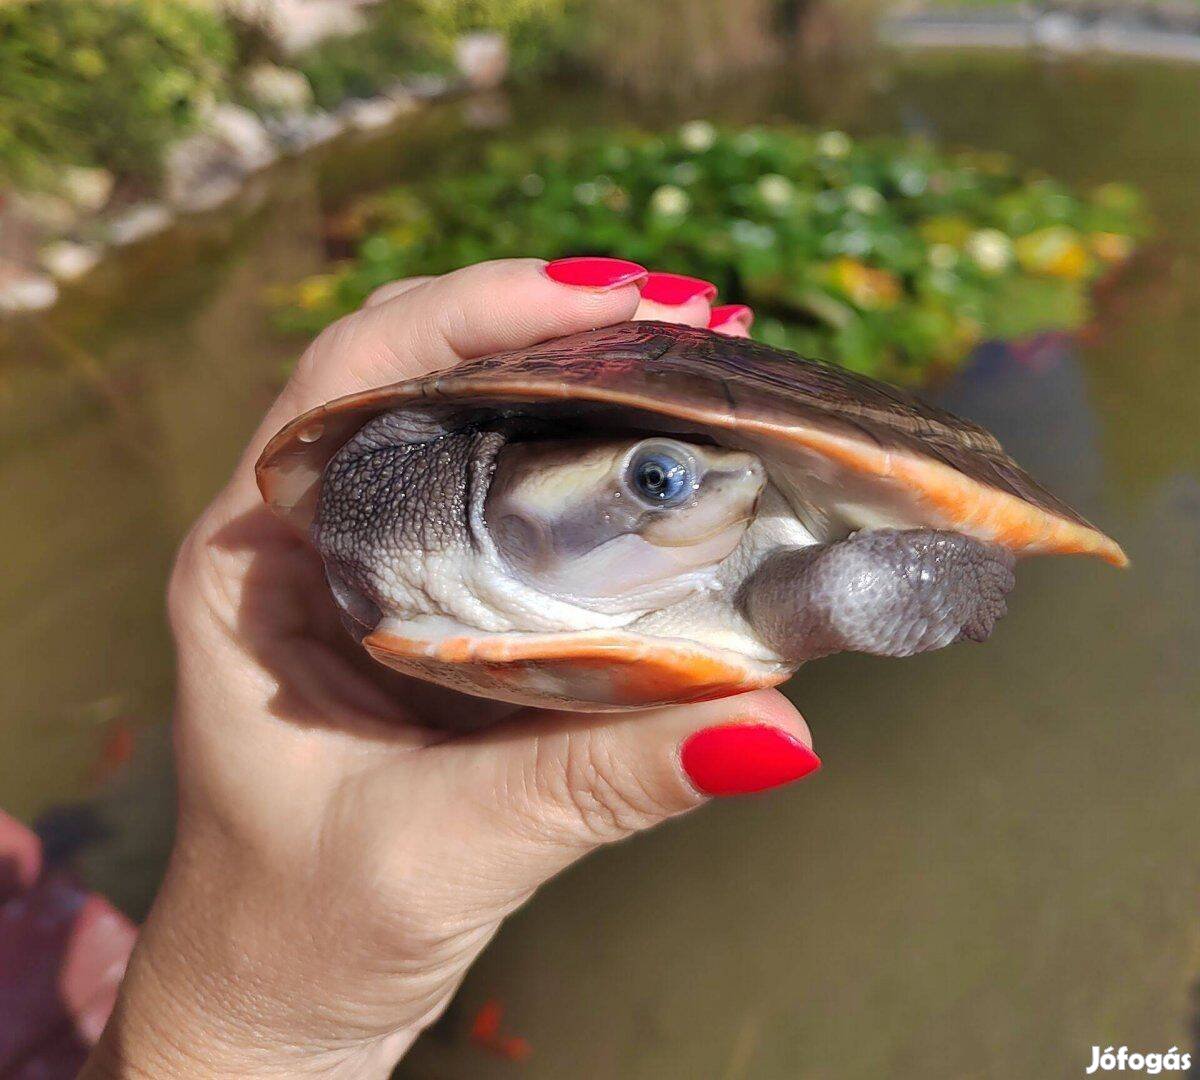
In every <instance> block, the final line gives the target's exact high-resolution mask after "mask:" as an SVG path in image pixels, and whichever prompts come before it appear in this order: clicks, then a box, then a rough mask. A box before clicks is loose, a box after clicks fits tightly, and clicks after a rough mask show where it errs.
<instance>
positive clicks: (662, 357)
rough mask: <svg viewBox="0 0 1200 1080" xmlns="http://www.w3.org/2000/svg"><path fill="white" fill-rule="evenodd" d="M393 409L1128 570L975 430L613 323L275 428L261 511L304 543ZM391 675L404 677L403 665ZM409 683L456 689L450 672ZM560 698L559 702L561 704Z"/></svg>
mask: <svg viewBox="0 0 1200 1080" xmlns="http://www.w3.org/2000/svg"><path fill="white" fill-rule="evenodd" d="M393 409H403V410H404V411H405V412H406V414H409V415H411V417H412V418H413V422H414V425H415V429H418V428H420V426H421V425H422V424H426V423H427V424H428V430H429V431H430V432H431V433H437V432H439V431H440V430H443V429H444V426H445V425H447V424H448V423H449V422H450V421H451V418H452V417H459V418H461V417H462V416H463V415H464V414H471V415H475V416H479V417H487V416H489V415H496V414H520V413H536V414H537V415H539V416H545V417H549V418H552V419H554V418H557V419H558V420H560V421H561V422H564V423H572V422H577V423H581V424H584V425H587V426H590V427H628V428H635V429H640V430H647V431H661V432H664V433H667V432H670V433H699V434H702V435H705V436H707V437H710V438H712V439H713V440H714V441H716V442H718V443H721V444H723V445H729V446H737V447H741V448H745V449H750V450H752V451H753V452H755V453H757V454H758V455H759V456H760V457H761V458H762V459H763V461H764V463H766V464H767V465H768V469H769V471H771V472H772V477H773V479H775V480H776V482H778V480H779V479H780V477H783V478H784V479H785V480H786V477H787V476H788V475H789V474H794V475H803V476H804V477H805V483H806V484H807V485H808V487H807V490H808V491H809V493H810V494H811V493H812V492H813V491H814V490H815V491H816V493H817V495H818V497H819V496H820V495H821V494H822V493H825V494H828V496H829V497H830V498H831V499H838V498H840V493H842V492H845V491H847V490H851V491H853V493H854V498H853V499H852V500H851V506H850V508H849V510H845V508H843V509H844V512H845V514H846V515H848V520H849V524H850V526H851V527H855V528H869V527H871V526H872V525H875V524H878V523H880V522H886V523H887V524H890V525H899V526H901V527H910V528H938V529H953V530H956V531H958V532H961V533H965V534H967V535H969V536H973V537H975V538H977V539H980V540H985V541H991V542H994V543H998V544H1001V545H1004V546H1005V547H1008V548H1010V549H1012V550H1013V551H1014V552H1016V553H1018V554H1021V555H1028V554H1087V555H1096V556H1099V557H1100V558H1102V559H1105V560H1107V561H1108V562H1110V563H1112V564H1114V565H1117V566H1123V565H1125V563H1126V561H1127V560H1126V557H1125V554H1124V552H1122V550H1121V548H1120V547H1119V546H1118V545H1117V543H1116V542H1115V541H1113V540H1112V539H1110V538H1109V537H1108V536H1106V535H1105V534H1104V533H1102V532H1100V531H1099V530H1098V529H1096V528H1095V527H1094V526H1092V525H1091V524H1089V523H1088V522H1087V521H1086V520H1085V519H1084V518H1083V517H1081V516H1080V515H1079V514H1078V513H1076V512H1075V511H1074V510H1072V509H1071V508H1070V507H1069V506H1067V505H1066V504H1065V503H1063V502H1062V501H1061V500H1059V499H1058V498H1056V497H1055V496H1054V495H1052V494H1050V493H1049V492H1048V491H1046V490H1045V489H1044V488H1043V487H1041V485H1039V484H1038V483H1037V482H1036V481H1035V480H1033V479H1032V477H1030V476H1029V475H1028V474H1027V473H1026V472H1024V471H1023V470H1022V469H1021V468H1020V467H1019V466H1018V465H1017V464H1016V462H1014V461H1013V460H1012V459H1011V458H1010V457H1009V456H1008V455H1007V454H1006V453H1005V452H1004V450H1003V449H1002V447H1001V446H1000V443H999V442H998V441H997V440H996V438H995V437H994V436H993V435H992V434H991V433H989V432H988V431H987V430H985V429H984V428H982V427H979V426H978V425H976V424H973V423H970V422H969V421H966V420H963V419H960V418H959V417H956V416H954V415H952V414H950V413H948V412H945V411H944V410H942V409H938V408H935V407H934V406H931V405H928V404H926V403H925V402H923V401H921V400H919V399H918V398H916V397H914V396H912V395H910V394H907V393H905V392H903V391H901V390H898V389H896V388H894V387H891V386H888V385H886V384H884V383H881V382H877V381H875V380H873V379H869V378H865V377H863V376H860V375H856V374H854V373H852V372H848V371H846V370H844V369H842V368H838V367H835V366H833V365H831V364H827V363H823V362H820V361H814V360H808V359H804V358H802V357H799V356H796V355H795V354H793V353H789V352H784V351H781V350H778V349H774V348H770V347H768V346H766V345H762V344H759V343H756V342H752V341H749V340H746V339H736V338H730V337H726V336H723V335H719V334H715V333H713V332H711V331H708V330H700V329H694V328H691V327H684V326H679V325H675V324H668V323H658V322H636V323H624V324H621V325H618V326H612V327H607V328H604V329H601V330H595V331H591V332H588V333H583V334H576V335H573V336H570V337H565V338H559V339H556V340H554V341H549V342H545V343H544V344H541V345H537V346H534V347H532V348H528V349H522V350H519V351H516V352H510V353H503V354H499V355H496V356H490V357H485V358H482V359H477V360H470V361H466V362H464V363H462V364H459V365H458V366H456V367H454V368H451V369H449V370H445V371H440V372H436V373H433V374H430V375H425V376H421V377H418V378H415V379H410V380H407V381H405V382H400V383H395V384H392V385H390V386H383V387H379V388H378V389H374V390H368V391H364V392H362V393H358V394H353V395H350V396H348V397H344V398H340V399H338V400H336V401H332V402H330V403H328V404H326V405H323V406H320V407H318V408H316V409H313V410H311V411H309V412H308V413H305V414H304V415H303V416H300V417H298V418H297V419H296V420H293V421H292V422H291V423H290V424H288V425H287V426H286V427H284V428H283V429H282V430H281V431H280V432H279V433H278V434H277V435H276V436H275V437H274V438H273V439H272V440H271V441H270V442H269V443H268V445H267V447H266V449H265V450H264V451H263V453H262V456H261V457H260V459H259V462H258V467H257V474H258V482H259V487H260V489H261V490H262V493H263V496H264V498H265V499H266V501H267V502H268V504H269V505H271V506H272V507H273V508H274V509H275V511H276V512H277V513H279V514H280V515H281V516H283V517H284V518H285V519H287V520H289V521H291V522H293V523H294V524H296V525H297V526H298V527H299V528H301V529H307V527H308V526H309V525H310V524H311V522H312V519H313V515H314V513H315V507H316V502H317V495H318V491H319V486H320V480H321V475H322V472H323V470H324V468H325V465H326V464H327V463H328V462H329V460H330V459H331V458H332V457H333V455H334V454H335V453H337V451H338V450H339V449H340V448H341V446H342V445H343V444H344V443H345V442H346V441H347V440H348V439H349V438H350V437H351V436H352V435H353V434H354V433H355V432H356V431H357V430H358V429H359V428H361V427H362V426H363V425H364V424H365V423H367V422H368V421H369V420H371V419H372V418H373V417H374V416H377V415H379V414H380V413H383V412H387V411H390V410H393ZM460 422H461V420H460ZM439 425H443V426H442V427H439ZM843 501H844V500H843ZM856 514H857V515H858V518H857V519H856V518H855V516H854V515H856ZM391 637H392V638H395V635H394V634H393V635H391ZM499 637H500V638H502V639H503V638H505V637H507V636H506V635H499ZM517 638H519V639H520V641H517V640H515V639H517ZM572 642H575V643H576V644H572ZM364 644H365V645H366V646H367V647H368V649H369V650H370V651H371V652H372V653H373V654H375V655H376V656H377V657H378V658H381V659H384V660H385V661H387V662H391V661H389V660H388V655H392V654H396V653H397V651H400V652H403V653H404V654H405V655H406V656H409V657H413V656H416V655H427V656H428V655H430V653H429V648H428V643H421V642H412V641H404V642H403V648H401V642H400V641H392V642H391V643H390V644H388V643H384V642H380V641H377V642H372V641H371V639H370V637H369V638H368V639H367V640H366V641H365V642H364ZM676 645H679V643H678V642H673V643H672V647H674V646H676ZM579 650H582V652H580V651H579ZM436 651H437V653H438V659H437V662H438V663H439V664H445V665H450V666H451V667H454V668H458V669H459V670H460V673H461V669H462V666H463V665H474V666H476V667H478V666H479V665H486V666H488V667H489V670H490V674H489V676H488V678H489V679H490V680H493V681H494V678H501V677H503V676H505V675H506V674H507V675H511V674H512V672H513V670H514V669H513V668H512V665H522V666H523V667H522V670H524V669H525V668H526V667H527V666H528V665H529V664H531V663H532V664H539V663H541V664H542V666H543V667H544V666H545V665H547V664H552V665H553V667H554V670H555V671H556V672H559V673H560V674H561V672H562V670H563V665H564V664H566V665H567V666H568V667H571V665H572V664H576V663H577V664H579V665H585V666H586V667H587V669H588V672H589V677H594V673H595V670H596V667H597V665H599V666H600V667H601V668H603V666H604V665H605V664H606V663H610V662H611V663H614V664H616V663H618V662H620V663H624V664H625V665H626V666H627V667H628V668H629V669H630V670H631V671H634V672H645V671H646V668H647V665H648V664H649V665H650V666H651V667H655V662H656V663H657V667H655V674H654V677H653V679H651V682H653V683H655V685H656V687H658V688H657V689H656V690H655V691H654V694H653V699H654V700H683V699H685V697H687V696H691V697H692V698H696V697H714V696H719V695H720V694H721V693H731V692H734V691H736V690H740V689H746V688H748V687H750V686H754V685H765V684H767V683H770V682H777V681H779V679H781V678H782V677H784V676H785V675H786V674H787V673H788V672H787V671H786V670H782V671H781V672H773V671H766V670H764V669H763V668H762V667H761V665H759V666H758V667H753V666H751V667H753V670H751V667H747V666H746V664H745V663H743V662H740V661H738V660H737V658H730V657H720V658H716V659H717V660H719V661H720V662H721V663H723V664H724V663H729V664H732V665H733V668H734V669H736V670H734V672H733V674H731V673H730V672H729V671H722V672H717V671H716V670H715V668H714V662H715V661H714V656H713V654H712V651H711V650H701V651H702V652H703V656H702V657H701V658H700V659H702V660H703V663H702V664H700V665H699V666H700V667H702V668H703V669H704V675H703V677H702V678H700V677H697V678H696V679H695V680H694V681H695V686H694V687H693V689H694V690H695V693H691V694H690V695H687V694H684V695H682V696H681V693H680V692H679V691H680V690H681V688H680V687H676V688H675V689H672V686H671V685H670V684H672V680H674V682H679V680H680V679H681V678H683V681H685V682H686V681H687V679H686V678H685V677H682V676H680V675H679V671H680V670H681V669H684V668H687V667H688V666H689V663H691V662H690V661H688V662H685V660H686V657H685V658H684V659H683V660H681V659H680V657H678V656H673V657H670V658H668V657H667V651H669V650H666V649H665V646H664V649H663V650H657V651H654V650H652V652H653V655H652V656H648V655H647V650H646V643H645V641H638V640H636V639H634V640H630V641H623V642H621V643H617V642H607V643H597V642H590V641H588V640H586V635H585V636H580V635H574V636H573V635H537V636H533V637H531V636H529V635H515V636H514V640H513V641H500V642H497V641H495V640H492V639H488V638H487V637H486V636H483V635H481V636H480V637H479V638H478V639H471V640H462V639H455V643H454V644H453V647H452V648H447V647H446V646H445V643H444V642H443V643H439V644H438V649H437V650H436ZM684 651H686V650H684ZM693 651H695V650H693ZM492 653H495V654H496V655H495V656H492V655H491V654H492ZM381 654H383V655H381ZM606 658H608V659H606ZM668 660H669V662H668ZM652 661H654V662H652ZM697 663H699V661H697ZM739 664H740V666H739ZM393 666H403V667H405V669H406V670H411V669H412V664H411V663H410V662H409V661H405V663H404V664H403V665H401V664H393ZM692 666H696V664H692ZM718 666H719V665H718ZM660 669H661V670H660ZM667 669H669V671H668V673H667V674H664V673H663V672H664V671H666V670H667ZM739 671H740V674H738V672H739ZM419 673H421V674H424V675H425V677H433V678H435V680H436V681H439V682H451V681H456V679H451V678H449V677H447V675H446V674H445V672H440V673H437V674H433V675H431V674H430V673H429V672H428V671H423V672H419ZM671 673H674V674H671ZM635 681H636V680H635ZM476 682H478V680H476ZM568 682H569V680H568ZM659 684H667V685H665V688H664V686H663V685H659ZM464 688H465V689H471V687H470V686H466V687H464ZM475 692H482V693H487V694H489V695H495V696H510V697H511V696H512V695H511V694H509V695H505V694H497V688H496V687H495V686H494V685H489V686H488V687H480V686H478V685H477V686H476V687H475ZM631 693H633V696H634V697H637V696H638V693H640V691H639V692H631ZM643 697H644V695H643ZM544 699H545V696H544V695H542V696H540V697H537V700H539V701H541V700H544ZM570 699H571V695H570V694H569V693H568V694H567V695H566V696H565V698H564V699H563V700H570ZM636 703H637V704H648V703H651V702H650V701H649V700H640V699H639V700H638V701H637V702H636ZM623 704H625V702H623V701H614V702H612V703H611V705H610V706H609V707H620V706H621V705H623Z"/></svg>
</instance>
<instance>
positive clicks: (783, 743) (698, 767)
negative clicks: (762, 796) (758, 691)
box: [679, 724, 821, 795]
mask: <svg viewBox="0 0 1200 1080" xmlns="http://www.w3.org/2000/svg"><path fill="white" fill-rule="evenodd" d="M679 756H680V760H681V761H682V764H683V770H684V772H686V773H687V774H688V778H689V779H690V780H691V781H692V784H693V785H694V786H695V787H696V788H697V789H698V790H700V791H702V792H704V794H706V795H746V794H749V793H750V792H752V791H766V790H767V789H768V788H773V787H779V785H780V784H790V783H791V782H792V781H793V780H799V779H800V778H801V777H803V776H807V775H808V774H809V773H812V772H816V771H817V769H819V768H820V767H821V759H820V758H819V757H817V755H816V754H814V753H813V752H812V751H811V750H810V749H809V748H808V747H807V746H805V745H804V743H802V742H801V741H800V740H799V739H797V738H796V737H795V736H794V735H789V734H788V733H787V732H786V731H781V730H780V729H779V728H776V727H771V726H770V725H768V724H723V725H721V726H720V727H712V728H705V729H704V730H703V731H698V732H696V734H694V735H691V736H689V737H688V738H687V739H686V740H685V741H684V744H683V746H682V747H681V748H680V751H679Z"/></svg>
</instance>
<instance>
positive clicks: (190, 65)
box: [0, 0, 233, 187]
mask: <svg viewBox="0 0 1200 1080" xmlns="http://www.w3.org/2000/svg"><path fill="white" fill-rule="evenodd" d="M232 56H233V42H232V37H231V35H230V33H229V30H228V27H227V26H226V25H225V24H224V22H223V21H222V20H221V19H220V18H219V17H218V16H217V15H216V14H214V13H211V12H207V11H204V10H202V9H199V8H197V7H195V6H193V5H191V4H188V3H184V2H182V0H28V2H25V3H15V4H0V180H6V181H9V182H12V183H15V184H18V185H21V186H32V187H52V186H53V185H54V181H55V178H56V176H57V175H58V170H60V169H61V168H62V167H63V166H66V165H74V166H101V167H104V168H106V169H109V170H111V171H112V172H113V173H115V174H116V175H117V176H120V177H131V178H135V179H139V180H154V179H155V178H156V177H157V176H158V173H159V171H160V167H161V161H162V154H163V151H164V149H165V147H166V146H167V145H168V144H169V143H170V142H171V141H172V140H173V139H175V138H176V137H178V136H179V135H180V134H182V133H183V132H185V131H186V130H187V129H188V128H189V127H190V126H191V125H192V124H193V123H194V122H195V120H196V118H197V115H198V111H199V110H200V109H201V107H202V106H203V105H204V103H205V102H207V101H209V100H210V99H211V98H212V97H213V96H214V95H216V94H218V93H219V92H220V89H221V86H222V83H223V80H224V78H225V77H226V74H227V68H228V66H229V64H230V63H231V62H232Z"/></svg>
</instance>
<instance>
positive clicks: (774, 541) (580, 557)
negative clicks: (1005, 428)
mask: <svg viewBox="0 0 1200 1080" xmlns="http://www.w3.org/2000/svg"><path fill="white" fill-rule="evenodd" d="M257 478H258V484H259V487H260V490H261V492H262V494H263V497H264V499H265V500H266V502H267V504H268V505H269V506H270V507H272V508H273V509H274V511H275V512H276V513H277V514H278V515H280V516H281V517H282V518H284V519H285V520H287V521H289V522H291V523H292V524H294V525H295V526H296V527H297V528H299V529H300V530H301V531H302V532H304V533H305V534H306V536H307V537H308V539H309V541H310V542H311V544H312V545H313V547H314V548H315V549H316V551H317V552H318V553H319V554H320V556H321V558H322V559H323V560H324V568H325V576H326V579H327V581H328V584H329V588H330V590H331V592H332V596H333V599H334V601H335V602H336V604H337V606H338V608H339V610H340V613H341V616H342V620H343V622H344V623H345V625H346V626H347V628H348V629H349V630H350V632H351V633H352V634H353V635H354V637H355V638H356V639H357V640H358V642H359V644H360V645H361V646H362V647H363V648H365V649H366V651H367V652H368V653H369V654H370V655H371V656H372V657H374V658H375V659H376V660H378V661H380V662H381V663H382V664H384V665H386V666H387V667H390V668H393V669H396V670H398V671H400V672H404V673H406V674H409V675H415V676H418V677H420V678H422V679H425V680H428V681H430V682H434V683H439V684H442V685H443V686H448V687H450V688H452V689H455V690H459V691H464V692H466V693H469V694H474V695H477V696H481V697H486V698H491V699H494V700H499V701H505V702H514V703H518V704H522V705H533V706H541V707H548V708H555V709H570V710H581V711H619V710H628V709H644V708H649V707H653V706H659V705H664V704H677V703H683V702H691V701H700V700H708V699H713V698H718V697H723V696H727V695H731V694H737V693H741V692H745V691H748V690H752V689H756V688H761V687H767V686H774V685H777V684H779V683H781V682H783V681H784V680H785V679H787V678H789V677H790V676H791V675H792V674H793V673H794V672H795V671H796V670H797V669H798V668H799V667H800V666H801V665H802V664H803V663H805V662H806V661H809V660H814V659H817V658H820V657H823V656H827V655H829V654H831V653H835V652H840V651H857V652H863V653H870V654H875V655H881V656H910V655H913V654H916V653H922V652H926V651H929V650H932V649H938V648H941V647H943V646H945V645H949V644H951V643H953V642H956V641H964V640H969V641H983V640H984V639H986V638H987V637H988V636H989V634H990V633H991V631H992V629H993V627H994V625H995V623H996V621H997V620H998V619H999V618H1000V617H1001V616H1002V615H1003V614H1004V613H1005V610H1006V607H1005V603H1006V602H1005V597H1006V595H1007V593H1008V592H1009V591H1010V590H1011V589H1012V587H1013V585H1014V563H1015V560H1016V559H1017V557H1019V556H1026V555H1036V554H1052V553H1058V554H1086V555H1094V556H1098V557H1099V558H1101V559H1104V560H1106V561H1108V562H1109V563H1112V564H1114V565H1116V566H1123V565H1125V564H1126V562H1127V559H1126V557H1125V554H1124V552H1123V551H1122V550H1121V548H1120V546H1119V545H1118V544H1117V543H1116V542H1115V541H1114V540H1112V539H1110V538H1109V537H1108V536H1106V535H1105V534H1104V533H1103V532H1101V531H1100V530H1098V529H1097V528H1096V527H1094V526H1093V525H1091V524H1089V523H1088V522H1087V521H1086V520H1085V519H1084V518H1083V517H1081V516H1080V515H1079V514H1078V513H1077V512H1076V511H1074V510H1072V509H1071V508H1070V507H1069V506H1067V505H1066V504H1065V503H1064V502H1062V501H1061V500H1059V499H1058V498H1056V497H1055V496H1054V495H1052V494H1050V493H1049V492H1048V491H1047V490H1046V489H1045V488H1043V487H1041V486H1040V485H1039V484H1038V483H1037V482H1036V481H1034V480H1033V479H1032V478H1031V477H1030V476H1029V475H1028V474H1027V473H1026V472H1024V471H1023V470H1022V469H1021V468H1020V467H1019V466H1018V465H1017V464H1016V463H1015V462H1014V461H1013V460H1012V459H1011V458H1010V457H1009V456H1008V455H1007V454H1006V453H1005V452H1004V450H1003V449H1002V447H1001V445H1000V443H999V441H998V440H997V439H996V438H995V437H994V436H993V435H992V434H991V433H990V432H988V431H987V430H986V429H984V428H982V427H980V426H978V425H976V424H974V423H971V422H969V421H967V420H964V419H960V418H959V417H956V416H954V415H952V414H951V413H949V412H946V411H944V410H942V409H940V408H937V407H934V406H932V405H930V404H926V403H925V402H924V401H922V400H920V399H919V398H917V397H916V396H914V395H912V394H910V393H908V392H906V391H903V390H900V389H897V388H894V387H892V386H890V385H887V384H885V383H883V382H879V381H876V380H873V379H870V378H867V377H864V376H862V375H859V374H855V373H852V372H850V371H848V370H846V369H845V368H842V367H838V366H836V365H833V364H830V363H826V362H823V361H818V360H809V359H805V358H802V357H800V356H798V355H796V354H794V353H790V352H785V351H782V350H779V349H776V348H773V347H770V346H767V345H764V344H761V343H758V342H754V341H751V340H749V339H744V338H732V337H727V336H723V335H720V334H717V333H714V332H713V331H710V330H705V329H697V328H692V327H686V326H681V325H675V324H670V323H662V322H650V321H646V322H630V323H623V324H620V325H615V326H611V327H606V328H602V329H597V330H592V331H588V332H584V333H580V334H575V335H572V336H569V337H564V338H559V339H555V340H552V341H547V342H545V343H543V344H539V345H537V346H534V347H532V348H526V349H521V350H518V351H513V352H507V353H503V354H500V355H495V356H489V357H485V358H482V359H474V360H469V361H466V362H464V363H461V364H459V365H458V366H455V367H453V368H450V369H447V370H444V371H440V372H436V373H433V374H429V375H424V376H421V377H418V378H413V379H409V380H407V381H404V382H399V383H395V384H393V385H390V386H382V387H379V388H378V389H374V390H368V391H365V392H361V393H356V394H353V395H350V396H348V397H342V398H339V399H337V400H335V401H331V402H329V403H328V404H326V405H323V406H320V407H318V408H315V409H312V410H311V411H309V412H307V413H305V414H304V415H302V416H300V417H298V418H297V419H295V420H293V421H292V422H291V423H289V424H287V425H286V426H285V427H284V428H283V429H282V430H280V431H279V432H278V433H277V434H276V435H275V436H274V438H272V439H271V441H270V442H269V444H268V445H267V446H266V448H265V449H264V451H263V453H262V455H261V457H260V459H259V461H258V464H257Z"/></svg>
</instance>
